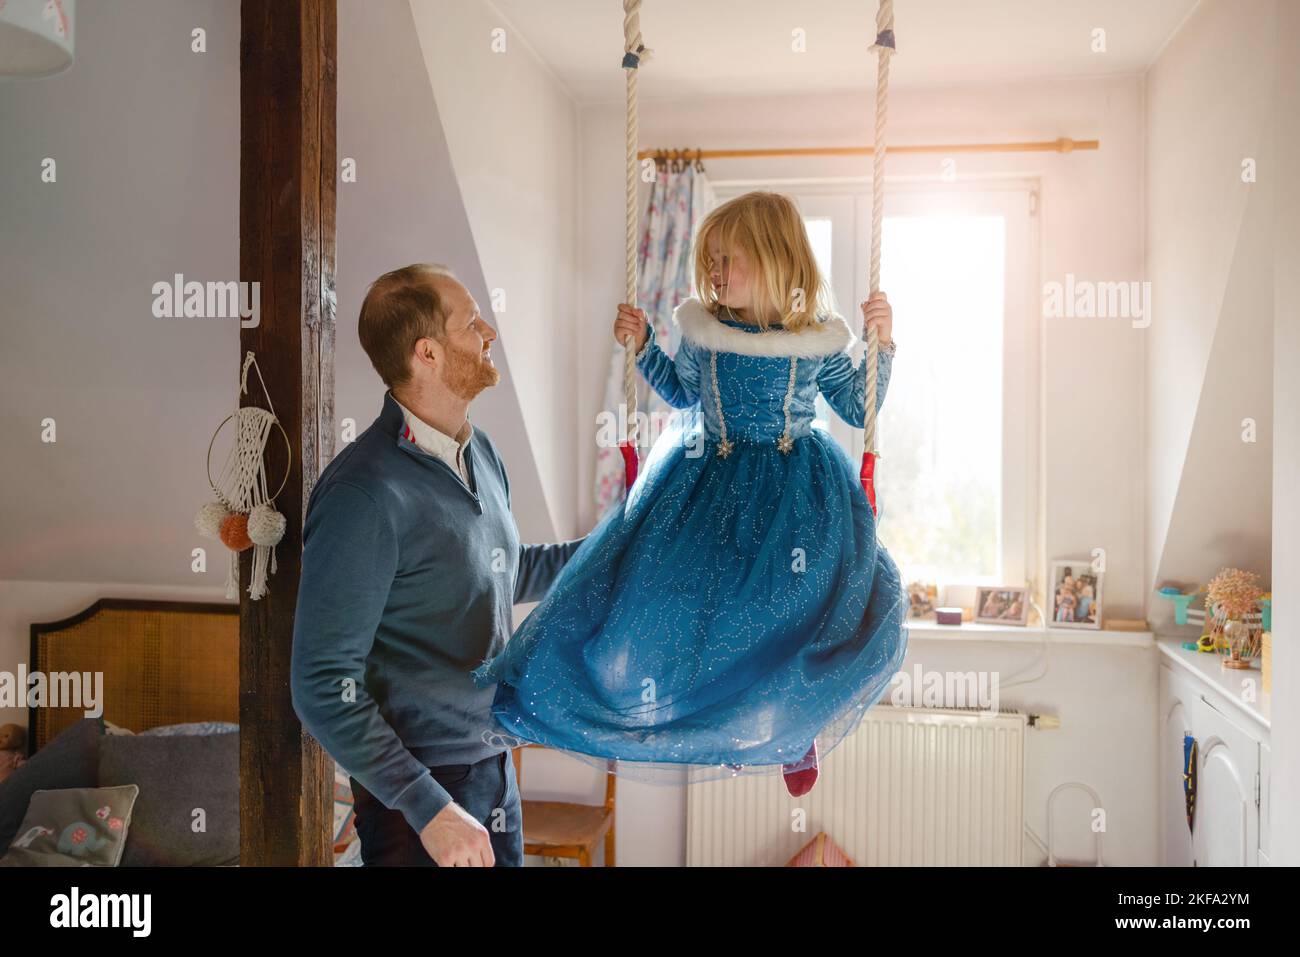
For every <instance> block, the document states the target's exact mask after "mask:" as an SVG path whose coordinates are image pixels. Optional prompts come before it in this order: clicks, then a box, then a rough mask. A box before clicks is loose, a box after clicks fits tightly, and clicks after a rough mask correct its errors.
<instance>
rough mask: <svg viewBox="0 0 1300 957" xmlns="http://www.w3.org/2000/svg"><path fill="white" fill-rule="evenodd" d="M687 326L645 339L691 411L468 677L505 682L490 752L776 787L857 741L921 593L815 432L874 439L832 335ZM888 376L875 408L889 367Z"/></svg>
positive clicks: (666, 391)
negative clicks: (812, 756) (517, 749)
mask: <svg viewBox="0 0 1300 957" xmlns="http://www.w3.org/2000/svg"><path fill="white" fill-rule="evenodd" d="M673 319H674V322H675V323H676V324H677V325H678V327H679V329H680V331H681V345H680V347H679V349H678V351H677V353H676V356H675V357H674V358H671V359H670V358H669V357H668V355H667V354H666V353H665V352H663V351H662V350H661V349H660V348H659V347H658V345H657V344H656V343H655V342H654V334H653V331H651V334H650V336H649V338H648V340H647V342H646V345H645V346H644V347H643V349H642V351H641V352H640V353H639V354H638V357H637V366H638V368H639V369H640V370H641V372H642V374H643V375H644V376H645V378H646V380H647V381H648V382H649V383H650V384H651V386H652V387H653V388H654V389H655V391H657V392H658V393H659V394H660V395H661V396H663V397H664V399H665V400H666V401H667V402H668V403H669V404H670V405H672V406H673V407H674V408H675V409H679V410H682V412H683V414H682V416H681V417H680V419H679V421H677V422H676V423H675V424H673V425H672V426H670V427H669V428H668V429H667V430H666V431H664V432H663V433H662V435H661V436H660V438H659V439H658V441H656V442H655V444H654V446H653V448H652V449H651V451H650V454H649V455H648V456H647V458H646V461H645V463H644V464H643V466H642V469H641V472H640V474H639V476H638V477H637V480H636V482H635V484H634V485H633V487H632V489H631V491H630V493H629V494H628V496H627V498H626V500H625V501H624V503H623V504H622V506H621V507H616V508H613V509H611V510H610V512H609V513H608V514H607V515H606V516H605V517H604V518H603V519H602V520H601V521H600V523H599V524H598V525H597V526H596V528H595V529H594V530H593V531H592V532H591V534H590V535H588V536H587V539H586V541H584V542H583V544H582V546H581V547H580V548H579V549H578V550H577V551H576V552H575V553H574V554H573V556H572V557H571V558H570V560H569V562H568V564H567V565H566V566H565V567H564V569H563V570H562V571H561V573H560V574H559V575H558V576H557V578H556V579H555V581H554V583H553V585H552V588H551V591H550V592H549V593H548V594H547V596H546V598H545V599H544V600H543V601H542V602H541V603H540V604H539V605H538V606H537V607H536V608H535V609H533V611H532V612H531V613H530V614H529V615H528V617H527V618H526V619H525V620H524V622H523V623H522V624H521V625H520V627H519V629H518V630H517V631H516V632H515V634H514V636H513V637H512V638H511V640H510V641H509V642H508V643H507V645H506V648H505V650H504V651H503V652H501V654H499V655H498V656H497V657H495V658H493V659H491V660H490V661H487V662H485V663H484V664H483V665H482V666H481V667H480V668H478V669H477V670H476V671H475V672H474V677H475V680H476V681H477V682H478V684H479V685H480V686H483V685H486V684H490V683H491V682H497V683H498V685H497V691H496V694H495V699H494V705H493V709H492V710H493V714H494V716H495V720H496V721H498V722H499V723H500V726H501V727H499V728H495V729H491V730H490V731H486V732H485V738H486V737H487V736H489V735H492V734H495V735H498V736H500V735H501V731H502V729H504V731H505V732H506V735H505V736H504V738H503V740H504V742H505V743H506V744H508V745H514V744H517V743H519V742H518V741H517V740H511V738H514V739H523V740H525V741H531V742H537V743H540V744H543V745H546V746H548V747H554V748H559V749H562V750H565V751H570V752H574V754H575V755H576V756H578V757H583V758H585V759H594V762H593V763H595V762H599V764H600V765H601V766H604V764H605V762H606V759H609V758H617V759H619V763H618V765H617V770H618V772H619V773H620V774H622V775H628V776H631V777H634V778H635V777H641V778H642V779H645V780H650V781H654V780H657V779H662V778H665V777H666V775H664V774H662V773H659V774H657V773H655V772H657V771H663V770H665V769H668V770H671V771H674V772H676V774H675V776H674V777H673V780H676V781H680V779H681V774H680V772H681V771H682V770H683V768H682V766H683V765H690V766H693V767H692V768H691V769H689V770H692V771H693V772H694V773H693V774H692V779H694V780H699V779H701V778H709V777H714V776H723V775H728V776H729V775H732V774H735V773H741V772H744V773H752V772H759V773H762V772H766V773H772V772H777V771H779V770H780V766H781V765H782V764H786V765H791V764H794V763H797V762H800V761H801V760H802V759H804V758H805V755H807V753H808V751H809V748H810V746H811V744H812V742H813V739H814V737H816V738H817V742H818V749H819V751H820V753H821V755H822V756H825V755H826V754H827V753H828V752H830V751H831V750H832V749H833V748H834V747H835V745H836V744H837V743H838V742H839V741H840V740H841V739H842V738H843V737H844V736H845V735H846V734H848V733H849V732H851V731H852V730H853V729H854V728H855V727H856V726H857V724H858V722H859V721H860V720H861V719H862V716H863V714H864V712H865V711H866V709H867V708H868V707H870V706H871V705H872V704H874V703H875V702H876V701H877V699H879V698H880V696H881V695H882V694H883V692H884V691H885V689H886V687H887V686H888V684H889V683H890V681H891V679H892V678H893V676H894V674H895V673H896V672H897V671H898V669H899V668H900V667H901V664H902V661H903V654H904V651H905V650H906V646H907V634H906V627H905V626H906V617H907V610H908V598H907V593H906V591H905V590H904V589H903V587H902V584H901V581H900V579H899V573H898V568H897V567H896V565H895V564H894V561H893V559H891V558H890V556H889V553H888V552H887V551H886V550H885V549H884V548H883V547H881V546H880V544H879V543H878V542H877V541H876V523H875V516H874V515H873V514H872V511H871V506H870V504H869V503H868V501H867V497H866V494H865V493H864V492H863V490H862V486H861V484H860V481H859V477H858V469H857V466H856V465H855V464H854V463H852V462H850V460H849V457H848V456H847V455H846V454H845V452H844V450H843V449H842V448H841V447H840V446H839V444H838V443H837V442H836V441H835V440H834V439H833V438H832V437H831V436H830V435H829V434H828V433H827V432H826V431H825V430H823V429H821V428H814V427H813V425H812V421H813V417H814V414H815V413H814V408H815V406H814V403H815V400H816V398H817V393H818V392H821V393H822V394H823V395H824V396H825V397H826V400H827V402H828V403H829V404H830V406H831V408H832V409H834V410H835V412H836V413H837V414H839V415H840V416H841V417H842V418H843V419H844V420H845V421H847V422H848V423H850V424H851V425H854V426H859V427H860V426H861V425H862V419H863V402H864V398H863V397H864V385H865V381H866V363H865V362H859V364H858V365H857V366H856V367H855V366H854V363H853V359H852V357H851V356H850V355H849V349H850V348H851V347H852V346H853V344H854V342H855V341H856V337H855V336H854V334H853V332H852V331H851V330H850V328H849V326H848V323H847V322H846V321H845V320H844V319H843V318H841V317H839V316H831V317H829V318H826V319H825V320H824V321H821V322H819V323H817V324H816V325H814V326H812V327H810V328H808V329H805V330H803V331H801V332H798V333H792V332H789V331H788V330H786V329H784V328H782V327H781V326H780V325H777V326H773V327H771V328H770V329H769V330H767V331H763V330H760V329H758V328H757V327H756V326H751V325H748V324H746V323H743V322H740V321H739V320H737V319H735V318H733V317H732V314H730V313H729V312H727V310H725V309H722V310H720V313H719V316H718V317H715V316H714V315H712V314H711V313H709V312H708V311H707V310H706V309H705V308H704V306H703V304H702V303H700V301H699V300H697V299H688V300H686V301H685V302H683V303H682V304H681V305H680V306H679V307H678V308H677V310H676V312H675V314H674V317H673ZM877 367H878V377H877V396H878V399H877V408H879V403H880V401H883V398H884V395H885V390H886V387H887V385H888V383H889V375H890V371H891V368H892V355H888V354H886V353H885V352H883V351H882V352H881V353H880V354H879V360H878V366H877Z"/></svg>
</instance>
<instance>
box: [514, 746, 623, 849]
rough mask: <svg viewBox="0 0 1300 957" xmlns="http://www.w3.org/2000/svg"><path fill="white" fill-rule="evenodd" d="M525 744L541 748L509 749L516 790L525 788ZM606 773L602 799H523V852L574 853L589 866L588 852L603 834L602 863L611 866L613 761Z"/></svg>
mask: <svg viewBox="0 0 1300 957" xmlns="http://www.w3.org/2000/svg"><path fill="white" fill-rule="evenodd" d="M524 748H543V745H540V744H525V745H523V746H522V747H518V748H515V749H514V751H512V752H511V755H510V756H511V758H512V759H513V760H514V762H515V779H516V780H517V781H518V783H519V792H520V794H521V795H522V794H523V790H524V774H523V751H524ZM608 768H609V772H608V773H607V774H606V775H605V803H604V804H603V805H598V804H573V803H569V802H566V801H524V800H521V802H520V807H521V809H522V812H523V818H524V853H525V854H540V855H542V856H544V857H570V858H574V857H576V858H577V859H578V865H579V866H580V867H591V854H592V851H593V850H595V848H596V845H597V844H598V843H599V842H600V840H601V839H602V838H604V841H605V866H606V867H613V866H614V778H615V777H616V775H615V774H614V762H613V761H610V762H609V763H608Z"/></svg>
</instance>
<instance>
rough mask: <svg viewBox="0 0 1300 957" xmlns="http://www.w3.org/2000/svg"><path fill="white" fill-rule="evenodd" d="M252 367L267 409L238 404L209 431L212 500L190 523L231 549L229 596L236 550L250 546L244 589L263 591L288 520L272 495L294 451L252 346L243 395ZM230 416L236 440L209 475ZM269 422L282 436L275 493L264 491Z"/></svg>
mask: <svg viewBox="0 0 1300 957" xmlns="http://www.w3.org/2000/svg"><path fill="white" fill-rule="evenodd" d="M250 367H254V368H256V369H257V378H258V381H260V382H261V383H262V391H263V392H264V393H266V404H267V405H268V406H271V410H270V411H269V412H268V411H267V410H266V409H259V408H257V407H255V406H247V407H245V408H236V410H235V411H234V412H233V413H231V414H230V415H228V416H226V417H225V418H224V419H222V421H221V424H220V425H218V426H217V429H216V431H215V432H213V433H212V440H211V441H210V442H208V463H207V470H208V484H209V485H210V486H212V492H213V494H214V495H215V496H216V500H215V501H212V502H208V503H207V504H206V505H204V506H203V507H202V508H200V509H199V513H198V515H196V516H195V517H194V525H195V527H196V528H197V529H198V530H199V534H200V535H202V536H203V537H204V538H215V539H220V541H221V543H222V544H223V545H225V546H226V548H228V549H229V550H230V572H229V574H228V575H227V576H226V597H227V598H236V597H238V595H239V553H240V552H242V551H245V550H246V549H249V548H251V549H253V580H252V582H250V583H249V586H248V594H249V597H251V598H252V599H253V600H254V601H256V600H257V599H259V598H261V597H262V596H263V595H265V594H266V578H267V566H268V562H269V565H270V574H272V575H274V574H275V546H276V545H278V544H279V543H280V539H282V538H283V537H284V530H285V525H286V522H285V518H284V516H283V515H281V514H280V513H279V512H277V511H276V510H275V499H276V497H277V496H278V495H279V494H280V493H281V492H282V491H284V486H285V483H287V482H288V481H289V465H290V462H291V460H292V457H293V449H292V448H291V447H290V445H289V436H288V433H286V432H285V431H284V426H282V425H281V424H280V420H279V419H277V418H276V417H275V407H274V406H273V405H272V404H271V392H270V390H269V389H267V388H266V380H265V379H263V378H262V370H261V368H260V367H258V366H257V360H256V359H255V358H254V357H253V353H251V352H249V353H248V354H247V355H246V356H245V357H244V368H243V370H242V371H241V373H240V376H239V389H240V392H241V393H242V394H244V395H247V394H248V370H249V368H250ZM236 404H238V397H236ZM232 420H233V421H234V423H235V442H234V445H233V446H232V447H231V449H230V454H229V456H227V458H226V464H225V467H224V468H222V470H221V474H220V476H218V478H217V480H216V481H213V479H212V446H213V444H214V443H215V442H216V441H217V435H219V434H220V432H221V430H222V428H224V427H225V424H226V423H227V422H230V421H232ZM272 428H276V429H279V430H280V434H281V435H282V436H284V446H285V449H286V450H287V458H286V460H285V473H284V479H283V480H282V481H281V482H280V486H279V488H277V489H276V490H275V494H274V495H267V488H268V483H267V480H266V457H265V456H266V443H267V440H268V439H269V438H270V435H271V429H272Z"/></svg>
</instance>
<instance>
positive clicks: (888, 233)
mask: <svg viewBox="0 0 1300 957" xmlns="http://www.w3.org/2000/svg"><path fill="white" fill-rule="evenodd" d="M714 185H715V189H716V191H717V193H718V196H719V199H720V200H723V199H729V198H731V197H732V196H737V195H740V194H741V193H743V192H747V191H748V190H750V189H774V190H777V191H780V192H784V193H786V194H787V195H790V196H792V197H794V198H795V200H796V201H797V202H798V203H799V207H800V210H801V211H802V213H803V216H804V223H805V226H806V227H807V229H808V237H809V240H810V242H811V243H812V246H813V252H814V254H815V255H816V257H817V261H818V265H819V266H820V267H821V269H822V270H823V272H824V273H825V274H826V275H827V277H828V281H829V282H830V284H831V287H832V289H833V290H834V298H835V300H836V308H837V309H838V311H839V312H840V313H841V314H842V315H843V316H845V318H847V319H848V321H849V325H850V326H851V327H852V328H853V329H854V331H855V332H857V331H860V329H861V324H862V313H861V310H860V308H859V306H858V303H860V302H862V301H863V300H865V299H866V298H867V292H868V289H867V286H868V276H869V271H868V266H869V262H868V259H869V254H870V230H871V195H870V186H869V184H866V185H858V184H856V183H855V184H851V185H850V184H829V183H828V184H817V183H799V184H793V183H791V184H769V183H763V184H759V183H744V184H739V183H737V184H723V183H715V184H714ZM1031 188H1032V187H1031V185H1030V184H1007V185H1006V186H1002V185H995V186H988V185H981V186H980V187H978V188H969V189H963V188H956V187H953V188H942V187H935V186H928V187H922V186H911V187H909V186H900V187H899V188H897V189H896V188H895V187H894V185H893V184H892V183H891V186H890V192H889V193H887V194H886V208H885V223H884V233H883V246H882V259H881V283H880V285H881V288H882V289H883V290H884V291H885V292H886V294H887V295H888V296H889V301H890V304H891V305H892V306H893V308H894V322H895V327H894V335H895V338H896V339H897V341H898V358H897V359H896V360H895V364H894V370H893V375H892V377H891V380H890V385H889V392H888V395H887V398H886V401H885V405H884V408H883V410H882V411H881V415H880V419H879V421H878V423H877V446H878V449H879V451H880V459H879V461H878V462H877V465H876V489H877V500H878V502H879V506H880V523H879V535H880V540H881V542H882V543H883V544H884V545H885V547H886V548H888V549H889V552H890V554H891V555H892V556H893V558H894V560H895V561H896V562H897V563H898V565H899V567H900V570H901V571H902V573H903V576H904V579H905V581H912V580H922V581H927V582H938V583H939V584H941V585H973V584H1022V583H1024V582H1025V580H1026V577H1027V574H1028V571H1029V569H1030V568H1032V567H1037V565H1036V562H1035V560H1034V557H1033V556H1034V554H1035V543H1034V532H1033V529H1034V528H1035V524H1034V523H1035V516H1036V513H1037V508H1036V504H1037V497H1036V488H1037V483H1036V471H1035V469H1034V467H1033V464H1032V463H1033V462H1034V461H1036V455H1037V442H1036V441H1035V440H1034V438H1033V436H1034V435H1035V434H1036V427H1037V419H1036V416H1037V403H1036V402H1035V401H1034V396H1035V395H1036V382H1037V363H1036V362H1035V361H1033V360H1032V357H1033V356H1034V355H1035V354H1036V353H1035V350H1034V349H1033V348H1032V341H1033V334H1034V326H1033V323H1032V322H1031V320H1030V316H1031V315H1032V309H1033V306H1034V304H1035V303H1036V301H1037V300H1036V297H1034V296H1033V295H1032V289H1031V285H1030V281H1029V277H1030V276H1031V271H1030V262H1029V255H1030V249H1031V244H1030V234H1031V217H1030V214H1029V197H1028V195H1027V194H1028V192H1029V190H1030V189H1031ZM860 352H861V345H860V344H859V346H858V347H857V351H856V352H855V358H856V357H857V355H859V354H860ZM814 427H817V428H823V429H826V430H827V431H829V432H830V433H831V434H832V435H833V436H834V437H835V438H836V439H837V440H838V441H839V442H840V443H841V445H842V446H843V447H844V449H845V451H846V452H847V453H848V454H849V457H850V459H851V460H852V461H853V462H854V463H855V464H856V463H857V462H858V461H860V460H861V458H862V431H861V430H860V429H854V428H851V427H850V426H848V425H847V424H845V423H844V422H842V421H841V420H840V419H839V417H838V416H837V415H835V414H834V413H833V412H831V411H830V409H829V408H828V406H827V405H826V402H825V400H824V399H822V398H821V397H819V398H818V401H817V417H816V420H815V421H814Z"/></svg>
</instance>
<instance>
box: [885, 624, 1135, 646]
mask: <svg viewBox="0 0 1300 957" xmlns="http://www.w3.org/2000/svg"><path fill="white" fill-rule="evenodd" d="M907 630H908V632H909V633H910V636H911V637H913V638H919V639H926V640H929V639H933V640H936V641H999V642H1030V643H1034V644H1038V643H1041V642H1043V641H1049V642H1052V643H1054V644H1064V645H1112V646H1121V647H1128V648H1141V647H1146V646H1149V645H1152V644H1154V643H1155V635H1153V634H1152V633H1151V632H1149V631H1107V630H1105V629H1100V630H1099V629H1092V628H1044V627H1043V626H1042V625H1026V626H1025V627H1023V628H1020V627H1016V626H1014V625H985V624H983V623H980V622H974V621H963V622H962V623H961V624H960V625H940V624H938V623H937V622H935V621H932V620H929V619H925V618H910V619H908V621H907Z"/></svg>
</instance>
